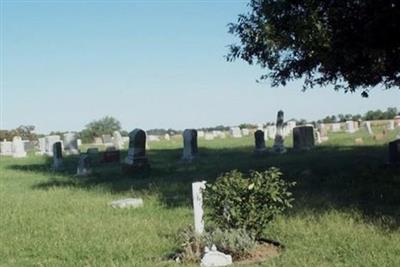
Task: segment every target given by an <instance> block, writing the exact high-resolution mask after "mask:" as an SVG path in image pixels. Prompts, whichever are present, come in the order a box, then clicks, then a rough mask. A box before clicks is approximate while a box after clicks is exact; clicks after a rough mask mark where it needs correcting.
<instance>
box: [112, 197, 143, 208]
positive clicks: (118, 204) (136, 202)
mask: <svg viewBox="0 0 400 267" xmlns="http://www.w3.org/2000/svg"><path fill="white" fill-rule="evenodd" d="M110 205H111V207H113V208H139V207H142V206H143V199H141V198H126V199H120V200H115V201H112V202H111V203H110Z"/></svg>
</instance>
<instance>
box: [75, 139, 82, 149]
mask: <svg viewBox="0 0 400 267" xmlns="http://www.w3.org/2000/svg"><path fill="white" fill-rule="evenodd" d="M76 143H77V144H78V149H79V147H80V146H81V145H82V139H76Z"/></svg>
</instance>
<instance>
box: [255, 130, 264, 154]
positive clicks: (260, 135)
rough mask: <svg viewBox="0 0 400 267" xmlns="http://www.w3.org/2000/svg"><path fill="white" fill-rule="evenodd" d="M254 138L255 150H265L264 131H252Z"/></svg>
mask: <svg viewBox="0 0 400 267" xmlns="http://www.w3.org/2000/svg"><path fill="white" fill-rule="evenodd" d="M254 139H255V143H256V149H255V151H256V152H262V151H265V138H264V132H263V131H261V130H257V131H255V133H254Z"/></svg>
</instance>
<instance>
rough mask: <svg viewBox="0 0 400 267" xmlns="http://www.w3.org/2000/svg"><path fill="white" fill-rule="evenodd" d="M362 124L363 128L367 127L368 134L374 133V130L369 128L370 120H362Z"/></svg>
mask: <svg viewBox="0 0 400 267" xmlns="http://www.w3.org/2000/svg"><path fill="white" fill-rule="evenodd" d="M364 125H365V129H367V132H368V134H369V135H374V132H373V131H372V128H371V122H370V121H366V122H364Z"/></svg>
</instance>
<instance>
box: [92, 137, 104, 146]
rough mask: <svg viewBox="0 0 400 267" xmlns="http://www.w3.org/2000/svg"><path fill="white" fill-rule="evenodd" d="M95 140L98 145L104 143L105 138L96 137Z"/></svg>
mask: <svg viewBox="0 0 400 267" xmlns="http://www.w3.org/2000/svg"><path fill="white" fill-rule="evenodd" d="M93 141H94V143H95V144H96V145H100V144H103V139H101V137H94V138H93Z"/></svg>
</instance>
